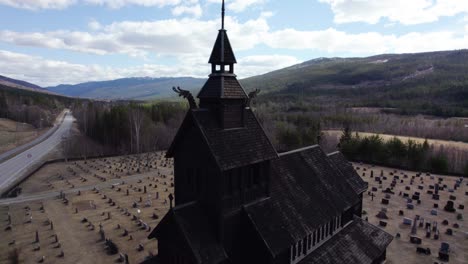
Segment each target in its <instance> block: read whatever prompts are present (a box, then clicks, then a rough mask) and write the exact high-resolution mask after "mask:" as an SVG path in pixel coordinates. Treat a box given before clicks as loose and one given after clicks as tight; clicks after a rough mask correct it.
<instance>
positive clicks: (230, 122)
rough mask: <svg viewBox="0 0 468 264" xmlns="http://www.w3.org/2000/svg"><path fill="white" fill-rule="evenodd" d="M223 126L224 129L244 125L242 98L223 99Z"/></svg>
mask: <svg viewBox="0 0 468 264" xmlns="http://www.w3.org/2000/svg"><path fill="white" fill-rule="evenodd" d="M222 115H223V118H222V120H223V127H224V128H226V129H229V128H236V127H243V126H244V122H243V120H244V103H243V100H225V101H223V107H222Z"/></svg>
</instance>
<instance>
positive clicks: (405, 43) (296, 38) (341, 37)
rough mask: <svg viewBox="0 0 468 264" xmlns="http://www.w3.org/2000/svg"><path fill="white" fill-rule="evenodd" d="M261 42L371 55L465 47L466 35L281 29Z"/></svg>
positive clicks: (272, 45)
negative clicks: (351, 32) (397, 34)
mask: <svg viewBox="0 0 468 264" xmlns="http://www.w3.org/2000/svg"><path fill="white" fill-rule="evenodd" d="M264 41H265V43H266V44H267V45H268V46H270V47H273V48H283V49H285V48H287V49H297V50H318V51H322V52H323V51H326V52H328V53H332V54H333V53H354V54H357V55H372V54H379V53H408V52H424V51H436V50H451V49H464V48H466V47H468V34H466V35H462V36H460V35H458V34H457V33H455V32H450V31H438V32H427V33H418V32H413V33H408V34H404V35H401V36H396V35H384V34H381V33H377V32H368V33H359V34H350V33H346V32H343V31H338V30H336V29H333V28H329V29H327V30H320V31H298V30H295V29H285V30H281V31H276V32H271V33H269V34H267V35H265V36H264Z"/></svg>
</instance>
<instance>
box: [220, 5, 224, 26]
mask: <svg viewBox="0 0 468 264" xmlns="http://www.w3.org/2000/svg"><path fill="white" fill-rule="evenodd" d="M221 29H224V0H223V5H222V7H221Z"/></svg>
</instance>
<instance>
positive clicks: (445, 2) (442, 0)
mask: <svg viewBox="0 0 468 264" xmlns="http://www.w3.org/2000/svg"><path fill="white" fill-rule="evenodd" d="M319 1H320V2H323V3H327V4H329V5H330V7H331V9H332V11H333V13H334V21H335V23H350V22H365V23H369V24H376V23H378V22H379V21H380V20H381V19H383V18H387V19H388V20H390V21H392V22H399V23H401V24H404V25H412V24H421V23H428V22H434V21H437V20H438V19H439V18H440V17H444V16H454V15H457V14H463V13H468V1H465V0H435V1H434V0H410V1H408V0H378V1H375V0H319Z"/></svg>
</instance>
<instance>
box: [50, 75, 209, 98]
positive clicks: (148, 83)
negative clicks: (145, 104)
mask: <svg viewBox="0 0 468 264" xmlns="http://www.w3.org/2000/svg"><path fill="white" fill-rule="evenodd" d="M204 83H205V79H199V78H192V77H175V78H171V77H167V78H166V77H165V78H150V77H141V78H123V79H116V80H110V81H99V82H85V83H80V84H75V85H68V84H61V85H58V86H54V87H47V89H48V90H49V91H53V92H56V93H59V94H63V95H68V96H73V97H83V98H94V99H138V100H148V99H156V98H167V97H171V96H174V95H175V94H174V93H173V91H172V87H173V86H180V87H181V88H182V89H185V90H190V91H197V90H198V89H200V88H201V87H202V86H203V84H204Z"/></svg>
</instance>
